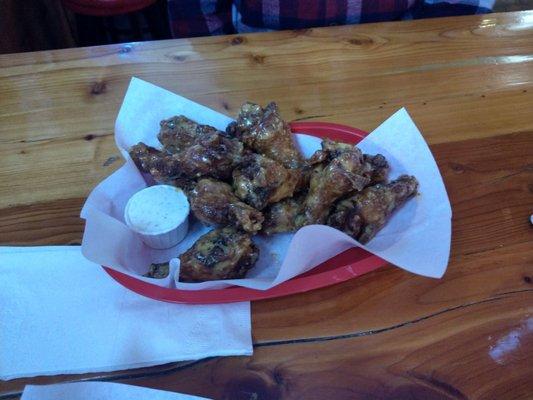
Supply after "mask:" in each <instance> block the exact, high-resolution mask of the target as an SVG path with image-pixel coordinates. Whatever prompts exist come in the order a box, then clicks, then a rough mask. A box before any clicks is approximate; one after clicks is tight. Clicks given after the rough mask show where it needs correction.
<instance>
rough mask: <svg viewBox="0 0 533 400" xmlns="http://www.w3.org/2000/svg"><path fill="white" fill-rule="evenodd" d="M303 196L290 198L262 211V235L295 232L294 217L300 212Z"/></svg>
mask: <svg viewBox="0 0 533 400" xmlns="http://www.w3.org/2000/svg"><path fill="white" fill-rule="evenodd" d="M304 198H305V195H303V196H302V195H300V196H298V197H290V198H288V199H285V200H282V201H280V202H278V203H274V204H272V205H271V206H270V207H268V208H267V209H266V210H265V211H264V215H265V221H264V222H263V229H262V231H261V232H262V233H265V234H267V235H272V234H274V233H281V232H292V231H295V230H296V228H297V226H296V216H297V215H298V214H300V212H301V211H302V202H303V200H304Z"/></svg>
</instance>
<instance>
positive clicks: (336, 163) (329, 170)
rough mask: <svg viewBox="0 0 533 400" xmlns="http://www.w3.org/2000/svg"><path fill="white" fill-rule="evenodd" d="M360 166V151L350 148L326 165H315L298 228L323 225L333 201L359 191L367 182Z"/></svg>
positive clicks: (361, 163)
mask: <svg viewBox="0 0 533 400" xmlns="http://www.w3.org/2000/svg"><path fill="white" fill-rule="evenodd" d="M363 163H364V161H363V154H362V153H361V151H360V150H359V149H358V148H356V147H352V149H351V150H350V151H346V152H344V153H342V154H340V155H339V156H338V157H336V158H334V159H333V160H331V161H330V162H329V163H327V164H324V163H321V164H318V165H317V166H315V168H314V170H313V174H312V176H311V181H310V183H309V192H308V194H307V197H306V199H305V202H304V207H303V213H302V214H300V215H299V216H298V217H297V222H296V223H297V226H303V225H309V224H322V223H324V222H326V219H327V216H328V214H329V208H330V207H331V205H332V204H333V202H335V201H336V200H337V199H338V198H340V197H342V196H344V195H346V194H348V193H350V192H352V191H354V190H357V191H358V190H362V189H363V188H364V187H365V186H366V185H367V184H368V182H369V181H370V179H369V178H368V177H367V176H364V175H362V172H363Z"/></svg>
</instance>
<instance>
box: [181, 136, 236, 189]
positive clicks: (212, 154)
mask: <svg viewBox="0 0 533 400" xmlns="http://www.w3.org/2000/svg"><path fill="white" fill-rule="evenodd" d="M242 153H243V144H242V143H241V142H240V141H238V140H237V139H228V138H226V137H224V136H222V135H220V134H219V133H216V132H208V133H205V134H203V135H202V136H198V137H197V138H196V139H195V141H194V143H192V144H191V145H190V146H188V147H185V148H183V150H181V151H180V152H179V153H177V154H175V155H174V157H175V158H176V159H177V160H178V161H177V163H178V166H179V171H180V173H181V174H183V175H184V176H187V177H189V178H200V177H203V176H209V177H212V178H215V179H223V180H227V179H229V178H231V173H232V171H233V169H234V168H235V166H237V165H238V164H239V163H240V162H241V158H242Z"/></svg>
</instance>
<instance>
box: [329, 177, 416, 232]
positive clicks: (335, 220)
mask: <svg viewBox="0 0 533 400" xmlns="http://www.w3.org/2000/svg"><path fill="white" fill-rule="evenodd" d="M417 189H418V181H417V180H416V178H415V177H414V176H408V175H402V176H400V177H399V178H398V179H396V180H395V181H392V182H390V183H378V184H376V185H374V186H369V187H367V188H366V189H364V190H363V191H362V192H360V193H356V194H355V195H353V196H351V197H348V198H347V199H344V200H341V201H340V202H339V203H338V204H337V206H336V207H335V209H334V211H333V213H332V214H331V215H330V216H329V218H328V225H330V226H332V227H334V228H337V229H340V230H342V231H343V232H345V233H346V234H348V235H350V236H352V237H353V238H355V239H357V240H359V241H360V242H361V243H367V242H368V241H369V240H370V239H372V238H373V237H374V236H375V235H376V233H377V232H378V231H379V230H380V229H381V228H382V227H383V226H384V225H385V224H386V222H387V221H388V219H389V218H390V216H391V214H392V213H393V211H394V210H395V209H397V208H398V207H399V206H401V205H402V204H403V203H405V202H406V201H407V199H409V198H410V197H411V196H413V195H414V194H416V192H417Z"/></svg>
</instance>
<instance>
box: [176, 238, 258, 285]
mask: <svg viewBox="0 0 533 400" xmlns="http://www.w3.org/2000/svg"><path fill="white" fill-rule="evenodd" d="M258 258H259V249H258V247H257V246H256V245H255V244H254V243H253V242H252V239H251V235H250V234H248V233H244V232H241V231H239V230H237V229H235V228H231V227H226V228H220V229H215V230H212V231H211V232H209V233H207V234H205V235H203V236H202V237H200V239H198V240H197V241H196V243H194V245H193V246H192V247H191V248H190V249H189V250H187V251H186V252H185V253H183V254H182V255H181V256H180V257H179V259H180V275H179V280H180V281H181V282H204V281H212V280H218V279H239V278H244V276H245V275H246V273H247V272H248V270H249V269H250V268H252V267H253V266H254V264H255V263H256V261H257V259H258Z"/></svg>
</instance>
